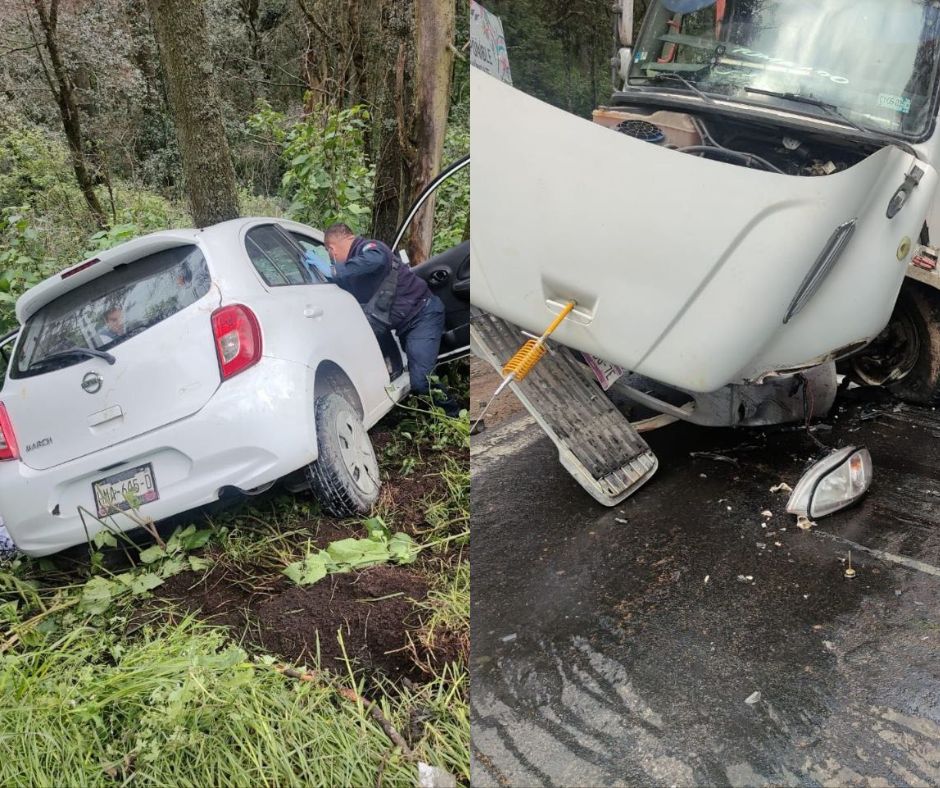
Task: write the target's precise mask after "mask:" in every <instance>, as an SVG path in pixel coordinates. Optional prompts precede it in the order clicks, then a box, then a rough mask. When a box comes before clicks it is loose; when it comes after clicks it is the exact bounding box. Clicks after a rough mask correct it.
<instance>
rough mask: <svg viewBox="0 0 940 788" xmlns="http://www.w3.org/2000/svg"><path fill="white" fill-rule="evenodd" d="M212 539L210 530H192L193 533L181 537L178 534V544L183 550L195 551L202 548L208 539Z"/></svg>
mask: <svg viewBox="0 0 940 788" xmlns="http://www.w3.org/2000/svg"><path fill="white" fill-rule="evenodd" d="M211 537H212V529H211V528H203V529H201V530H199V531H196V530H194V531H193V533H191V534H188V535H187V536H185V537H184V536H183V535H182V534H180V542H181V543H182V545H183V549H184V550H196V549H198V548H200V547H202V546H203V545H204V544H205V543H206V542H208V541H209V539H210V538H211Z"/></svg>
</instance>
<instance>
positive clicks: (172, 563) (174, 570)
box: [160, 556, 186, 577]
mask: <svg viewBox="0 0 940 788" xmlns="http://www.w3.org/2000/svg"><path fill="white" fill-rule="evenodd" d="M185 568H186V563H185V562H184V560H183V558H182V556H179V557H177V558H170V559H169V560H167V561H164V562H163V563H162V564H160V577H173V575H178V574H179V573H180V572H182V571H183V570H184V569H185Z"/></svg>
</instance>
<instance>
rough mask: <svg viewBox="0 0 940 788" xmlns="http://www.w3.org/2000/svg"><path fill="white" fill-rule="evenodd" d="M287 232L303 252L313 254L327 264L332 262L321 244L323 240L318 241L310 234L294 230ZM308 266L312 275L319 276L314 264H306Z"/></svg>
mask: <svg viewBox="0 0 940 788" xmlns="http://www.w3.org/2000/svg"><path fill="white" fill-rule="evenodd" d="M288 232H289V233H290V236H291V238H293V239H294V240H295V241H297V243H298V244H300V248H301V249H303V250H304V252H305V253H312V254H315V255H316V256H317V257H318V258H319V259H320V260H322V261H323V262H324V263H326V264H327V265H332V264H333V260H332V259H331V258H330V253H329V252H328V251H327V249H326V247H325V246H324V245H323V241H318V240H317V239H316V238H314V237H313V236H310V235H304V234H303V233H298V232H297V231H296V230H288ZM308 268H309V269H310V272H311V273H312V274H313V275H314V276H320V272H319V271H317V270H316V266H308Z"/></svg>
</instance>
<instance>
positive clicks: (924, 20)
mask: <svg viewBox="0 0 940 788" xmlns="http://www.w3.org/2000/svg"><path fill="white" fill-rule="evenodd" d="M938 58H940V2H938V1H937V0H653V2H652V3H651V6H650V10H649V13H648V15H647V18H646V21H645V23H644V25H643V30H642V32H641V34H640V37H639V40H638V42H637V44H636V48H635V50H634V58H633V65H632V67H631V69H630V74H629V79H628V84H629V85H636V86H641V85H648V84H650V83H651V82H659V81H662V82H663V83H664V84H666V83H668V84H669V86H670V89H676V90H683V89H685V90H689V89H693V90H694V88H698V90H700V91H704V92H714V93H719V94H724V95H727V96H729V97H730V98H744V97H747V98H748V100H750V101H753V100H755V98H758V96H757V95H755V94H754V93H748V92H747V89H748V88H752V89H753V88H757V89H758V90H760V91H767V92H769V93H776V94H792V95H798V96H803V97H806V98H811V99H815V100H817V101H820V102H825V103H826V104H830V105H832V106H833V107H835V108H836V109H837V110H838V111H839V112H840V113H842V114H843V115H845V116H846V117H847V118H850V119H851V120H852V121H853V122H854V123H856V124H858V125H860V126H863V127H865V128H868V129H871V130H872V131H876V132H879V133H888V134H895V135H898V136H902V137H907V138H911V139H921V138H923V137H925V136H926V135H927V134H928V133H929V132H930V130H931V120H932V117H931V114H932V110H933V107H934V96H935V93H936V91H937V65H938ZM677 77H682V79H678V78H677ZM760 100H763V99H760ZM766 100H767V101H771V102H774V103H777V102H779V105H780V106H781V108H786V109H789V110H794V111H800V112H807V111H812V110H807V109H806V106H807V105H803V107H802V108H801V107H798V106H796V105H795V104H793V103H792V102H787V101H786V99H784V98H782V97H781V98H767V99H766Z"/></svg>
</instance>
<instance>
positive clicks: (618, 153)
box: [471, 69, 937, 392]
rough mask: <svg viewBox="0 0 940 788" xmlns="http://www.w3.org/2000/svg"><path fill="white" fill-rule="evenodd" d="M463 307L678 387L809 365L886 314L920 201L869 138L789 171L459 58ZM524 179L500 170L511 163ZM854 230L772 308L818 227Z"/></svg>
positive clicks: (923, 191) (817, 244) (804, 263)
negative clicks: (636, 124) (629, 126)
mask: <svg viewBox="0 0 940 788" xmlns="http://www.w3.org/2000/svg"><path fill="white" fill-rule="evenodd" d="M471 128H472V130H473V132H472V133H473V146H474V159H475V164H474V173H473V179H472V181H471V200H472V204H473V234H472V237H471V259H472V265H473V268H474V284H473V290H472V295H471V300H472V302H473V303H474V304H475V305H477V306H479V307H481V308H483V309H485V310H487V311H490V312H492V313H494V314H496V315H498V316H500V317H503V318H505V319H507V320H509V321H511V322H513V323H516V324H517V325H519V326H521V327H522V328H524V329H528V330H530V331H534V332H538V331H541V330H542V329H543V328H544V326H545V325H547V323H548V322H549V321H550V320H551V317H552V314H553V313H556V312H557V311H558V310H559V308H560V305H561V304H563V303H564V302H566V301H567V300H569V299H575V300H576V301H577V302H578V306H577V308H576V310H575V312H574V313H573V314H572V316H571V317H569V318H568V319H567V320H566V321H565V322H564V323H563V324H562V325H561V327H560V328H559V329H558V331H557V332H556V334H555V338H556V339H557V341H559V342H561V343H563V344H566V345H569V346H571V347H574V348H577V349H579V350H584V351H587V352H589V353H592V354H594V355H596V356H598V357H600V358H604V359H606V360H608V361H611V362H613V363H616V364H619V365H620V366H623V367H625V368H627V369H631V370H633V371H635V372H639V373H640V374H643V375H646V376H648V377H650V378H653V379H655V380H658V381H661V382H664V383H667V384H670V385H673V386H676V387H679V388H683V389H687V390H690V391H696V392H708V391H715V390H716V389H719V388H721V387H722V386H725V385H727V384H729V383H735V382H744V381H747V380H752V379H755V378H759V377H760V376H761V375H763V374H765V373H768V372H771V371H773V370H778V369H783V368H794V367H799V366H802V365H812V364H814V363H818V362H819V360H821V359H824V358H825V357H826V356H828V355H829V354H830V353H831V352H832V351H835V350H837V349H839V348H842V347H845V346H847V345H850V344H851V343H854V342H861V341H865V340H868V339H871V338H872V337H874V336H876V335H877V334H878V333H879V332H880V331H881V329H882V328H883V327H884V326H885V325H886V324H887V322H888V319H889V317H890V315H891V311H892V309H893V306H894V301H895V298H896V295H897V292H898V290H899V288H900V285H901V281H902V279H903V277H904V274H905V270H906V268H907V263H908V260H909V257H910V255H909V253H908V255H906V256H902V259H900V260H899V259H898V255H897V252H898V249H899V247H900V246H901V244H902V241H903V240H904V239H905V238H907V239H909V240H913V241H916V239H917V237H918V235H919V234H920V229H921V225H922V224H923V221H924V217H925V215H926V214H927V211H928V209H929V207H930V206H931V204H932V201H933V199H934V194H935V191H936V186H937V174H936V171H935V170H934V168H933V167H932V166H930V165H929V164H925V163H923V162H921V163H919V164H918V166H919V167H921V169H923V170H924V171H925V174H924V177H923V179H922V180H921V183H920V185H919V186H918V187H917V188H916V189H914V192H913V194H912V196H911V199H910V200H909V201H908V203H907V205H906V206H905V208H904V209H903V210H902V211H901V213H900V214H899V215H898V216H897V217H896V218H895V219H894V220H889V219H887V217H886V215H885V210H886V208H887V205H888V202H889V200H890V199H891V197H892V195H893V194H894V192H895V191H896V190H897V188H898V187H899V186H900V185H901V184H902V182H903V181H904V177H905V175H906V174H907V172H908V171H909V169H910V167H911V165H912V163H913V162H914V161H915V160H914V158H913V157H912V156H911V155H910V154H908V153H905V152H903V151H901V150H899V149H897V148H894V147H891V148H885V149H883V150H881V151H879V152H878V153H876V154H874V155H872V156H870V157H869V158H868V159H866V160H864V161H862V162H860V163H859V164H857V165H855V166H854V167H851V168H849V169H848V170H846V171H844V172H841V173H837V174H835V175H831V176H827V177H820V178H800V177H791V176H785V175H778V174H775V173H769V172H761V171H757V170H752V169H748V168H744V167H736V166H730V165H728V164H723V163H719V162H715V161H709V160H705V159H700V158H698V157H695V156H688V155H685V154H682V153H679V152H677V151H673V150H668V149H665V148H661V147H657V146H653V145H650V144H648V143H645V142H642V141H638V140H635V139H632V138H629V137H626V136H624V135H621V134H617V133H615V132H612V131H610V130H609V129H605V128H602V127H600V126H598V125H596V124H592V123H590V122H589V121H586V120H582V119H580V118H577V117H575V116H573V115H571V114H569V113H567V112H564V111H561V110H558V109H555V108H554V107H551V106H549V105H547V104H544V103H542V102H540V101H538V100H536V99H533V98H531V97H529V96H527V95H525V94H524V93H521V92H520V91H518V90H515V89H513V88H511V87H509V86H507V85H504V84H502V83H501V82H499V81H498V80H496V79H494V78H492V77H489V76H487V75H486V74H483V73H481V72H480V71H479V70H477V69H472V70H471ZM520 172H522V173H525V177H518V173H520ZM851 219H858V229H857V231H856V232H855V234H854V236H853V237H852V239H851V241H850V242H849V244H848V247H847V248H846V251H845V253H844V254H843V255H842V256H841V258H840V259H839V261H838V262H837V263H836V264H835V266H834V268H833V270H832V272H831V273H830V274H829V275H828V277H827V278H826V280H825V281H824V282H823V284H822V285H821V287H820V288H819V290H818V291H817V293H816V294H815V295H814V296H813V298H812V299H811V300H810V301H809V303H808V304H807V306H806V307H805V308H804V309H803V311H802V312H800V313H799V314H798V315H797V316H796V317H794V318H793V319H792V320H791V321H790V322H789V323H788V324H787V325H784V324H783V318H784V316H785V314H786V311H787V307H788V306H789V304H790V302H791V301H792V299H793V297H794V295H795V294H796V292H797V290H798V289H799V286H800V283H801V282H802V281H803V279H804V277H805V276H806V274H807V272H808V271H809V270H810V268H811V267H812V266H813V263H814V262H815V261H816V259H817V257H818V255H819V254H820V252H821V251H822V250H823V248H824V247H825V246H826V242H827V241H828V240H829V238H830V236H831V235H832V233H833V232H834V230H835V229H836V228H837V227H838V226H839V225H841V224H842V223H843V222H846V221H848V220H851Z"/></svg>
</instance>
